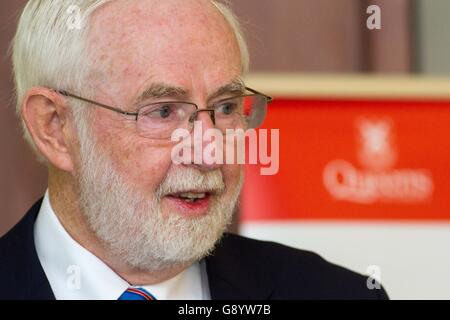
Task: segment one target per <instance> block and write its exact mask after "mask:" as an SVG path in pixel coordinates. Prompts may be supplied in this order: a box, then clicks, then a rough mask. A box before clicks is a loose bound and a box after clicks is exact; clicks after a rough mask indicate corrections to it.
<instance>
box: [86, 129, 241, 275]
mask: <svg viewBox="0 0 450 320" xmlns="http://www.w3.org/2000/svg"><path fill="white" fill-rule="evenodd" d="M83 127H84V126H83V125H82V126H81V127H80V126H79V127H78V129H79V130H78V131H79V134H80V141H82V143H81V170H80V171H81V172H80V174H79V177H78V182H79V189H80V190H79V192H80V209H81V211H82V212H83V213H84V215H85V217H86V218H87V221H88V223H89V225H90V228H91V229H92V230H93V231H94V233H95V234H96V235H97V237H98V238H99V239H100V240H101V241H102V242H103V243H104V244H105V245H106V247H107V248H108V249H109V250H110V252H111V253H112V254H113V255H114V256H116V257H119V258H120V259H121V260H122V261H123V262H125V263H127V264H128V265H129V266H131V267H134V268H137V269H139V270H143V271H148V272H157V271H161V270H164V269H166V268H170V267H173V266H177V265H183V264H186V263H189V262H194V261H198V260H200V259H202V258H203V257H205V256H206V255H208V254H209V253H211V251H212V250H213V248H214V245H215V244H216V242H217V241H218V240H219V239H220V238H221V236H222V235H223V233H224V231H225V230H226V228H227V226H228V225H229V223H230V222H231V219H232V214H233V210H234V208H235V206H236V203H237V201H238V197H239V193H240V190H241V187H242V183H243V174H242V172H241V175H240V179H239V183H238V185H236V186H228V187H233V190H232V199H231V200H230V201H227V202H226V203H225V201H224V200H223V199H221V198H218V197H217V196H211V197H210V204H209V210H208V213H207V214H206V215H205V216H202V217H194V218H192V217H189V218H187V217H183V216H181V215H180V214H178V213H173V212H171V213H168V214H164V215H163V213H162V209H161V198H162V196H163V195H165V194H167V193H169V192H170V191H173V190H179V189H180V188H181V189H182V188H186V187H189V188H190V189H195V188H206V189H216V190H217V189H220V190H224V189H225V186H224V182H223V178H222V173H221V171H220V169H217V170H214V171H208V172H201V171H199V170H197V169H195V168H192V167H191V168H188V167H180V166H175V165H172V166H171V169H170V170H169V172H168V173H167V176H166V178H165V179H164V181H163V182H162V183H161V185H160V186H159V187H158V188H157V191H156V193H155V195H151V194H150V193H148V194H147V193H146V194H144V193H142V191H137V190H136V189H137V188H133V186H131V185H129V184H128V183H126V182H125V179H123V177H122V176H121V175H120V174H119V173H118V172H117V170H115V168H114V166H113V165H112V164H111V161H110V159H109V157H108V156H106V154H105V152H103V151H102V150H101V148H98V147H97V146H96V144H95V142H93V141H92V136H93V135H91V134H88V131H90V130H88V129H87V128H86V127H84V128H83Z"/></svg>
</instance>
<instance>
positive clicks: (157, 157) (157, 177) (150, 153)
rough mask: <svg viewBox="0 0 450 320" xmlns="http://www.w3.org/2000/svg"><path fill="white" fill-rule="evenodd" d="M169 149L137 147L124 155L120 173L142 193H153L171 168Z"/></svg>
mask: <svg viewBox="0 0 450 320" xmlns="http://www.w3.org/2000/svg"><path fill="white" fill-rule="evenodd" d="M170 154H171V148H169V147H155V146H148V145H146V146H138V147H136V148H135V149H134V150H131V151H129V152H128V153H127V154H126V157H125V159H126V161H122V163H121V166H122V170H123V171H122V172H126V173H124V175H125V176H126V179H127V180H128V181H129V182H130V183H131V184H133V185H134V186H136V187H137V188H138V189H139V190H141V191H143V192H149V191H154V190H156V188H157V187H158V186H159V184H160V183H161V182H162V181H163V180H164V178H165V176H166V174H167V172H168V170H169V168H170V166H171V163H172V162H171V158H170Z"/></svg>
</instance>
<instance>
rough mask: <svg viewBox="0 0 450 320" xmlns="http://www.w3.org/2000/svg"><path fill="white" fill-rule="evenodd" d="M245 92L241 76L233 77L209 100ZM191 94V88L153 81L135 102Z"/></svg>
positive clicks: (180, 97)
mask: <svg viewBox="0 0 450 320" xmlns="http://www.w3.org/2000/svg"><path fill="white" fill-rule="evenodd" d="M244 92H245V85H244V82H243V81H242V80H241V79H240V78H235V79H233V80H232V81H231V82H230V83H228V84H226V85H224V86H222V87H220V88H219V89H217V90H216V91H215V92H214V93H213V94H212V95H211V96H210V97H209V98H208V100H211V99H214V98H217V97H220V96H223V95H225V94H242V93H244ZM188 96H189V90H186V89H184V88H182V87H176V86H170V85H167V84H165V83H163V82H158V83H153V84H152V85H150V86H149V87H148V88H147V89H145V90H144V91H143V92H142V93H141V94H140V95H139V97H138V98H137V99H136V102H135V103H134V105H135V106H138V105H139V104H141V103H143V102H144V101H145V100H147V99H161V98H171V99H178V100H181V99H186V98H187V97H188Z"/></svg>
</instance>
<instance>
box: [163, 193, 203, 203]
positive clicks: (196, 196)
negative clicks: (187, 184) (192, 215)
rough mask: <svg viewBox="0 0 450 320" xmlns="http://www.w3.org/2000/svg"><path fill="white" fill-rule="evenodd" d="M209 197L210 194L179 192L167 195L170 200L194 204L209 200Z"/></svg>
mask: <svg viewBox="0 0 450 320" xmlns="http://www.w3.org/2000/svg"><path fill="white" fill-rule="evenodd" d="M210 195H211V193H210V192H179V193H174V194H169V195H167V196H168V197H171V198H176V199H179V200H183V201H185V202H187V203H195V202H198V201H201V200H205V199H207V198H209V196H210Z"/></svg>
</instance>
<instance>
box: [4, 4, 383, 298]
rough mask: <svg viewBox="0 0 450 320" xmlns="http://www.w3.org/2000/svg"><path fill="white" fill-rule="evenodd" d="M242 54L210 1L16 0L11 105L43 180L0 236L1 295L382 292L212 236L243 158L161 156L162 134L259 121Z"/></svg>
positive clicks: (276, 249)
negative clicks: (43, 168) (23, 1)
mask: <svg viewBox="0 0 450 320" xmlns="http://www.w3.org/2000/svg"><path fill="white" fill-rule="evenodd" d="M248 60H249V59H248V51H247V47H246V44H245V41H244V38H243V36H242V33H241V31H240V28H239V24H238V22H237V20H236V19H235V17H234V16H233V14H232V12H231V11H230V9H229V8H227V7H226V6H225V5H223V4H220V3H217V2H214V1H211V0H164V1H158V0H139V1H137V0H120V1H119V0H109V1H108V0H73V1H70V7H69V5H68V4H67V2H65V1H57V0H39V1H38V0H30V1H29V2H28V4H27V6H26V8H25V9H24V11H23V13H22V16H21V18H20V22H19V26H18V30H17V34H16V37H15V39H14V45H13V62H14V74H15V80H16V90H17V108H18V114H19V115H20V117H21V119H22V122H23V124H24V128H25V130H24V132H25V138H26V139H27V140H28V141H29V142H30V143H31V145H32V147H33V148H34V149H35V151H36V152H37V154H38V156H39V157H40V159H41V161H43V162H44V163H45V164H46V165H47V167H48V181H49V182H48V190H47V192H46V194H45V196H44V197H43V199H41V200H40V201H38V202H37V203H36V204H35V205H34V206H33V207H32V208H31V209H30V211H29V212H28V213H27V214H26V215H25V217H24V218H23V219H22V221H21V222H19V223H18V225H16V226H15V227H14V228H13V229H12V230H11V231H10V232H9V233H8V234H7V235H6V236H4V237H3V238H2V239H1V240H0V298H6V299H55V298H56V299H113V300H116V299H145V300H153V299H301V298H309V299H314V298H330V299H352V298H356V299H383V298H386V297H387V296H386V293H385V292H384V290H383V289H382V288H380V289H376V288H375V289H374V290H370V289H369V288H368V287H370V286H367V283H368V281H370V279H367V278H365V277H363V276H361V275H358V274H356V273H353V272H351V271H348V270H345V269H344V268H341V267H338V266H335V265H333V264H331V263H328V262H326V261H325V260H323V259H322V258H320V257H319V256H317V255H315V254H313V253H310V252H304V251H300V250H296V249H292V248H288V247H285V246H281V245H278V244H274V243H268V242H260V241H256V240H250V239H246V238H243V237H240V236H236V235H231V234H227V233H224V232H225V229H226V227H227V225H228V224H229V222H230V219H231V216H232V212H233V209H234V207H235V205H236V202H237V199H238V196H239V193H240V190H241V186H242V182H243V181H242V180H243V179H242V177H243V174H242V170H243V168H242V165H239V164H229V163H227V164H220V163H210V162H207V161H200V162H198V161H197V162H190V163H182V164H175V163H174V162H173V161H172V156H171V154H172V153H171V150H172V149H173V147H174V142H173V141H172V140H171V133H172V132H173V131H174V130H176V129H186V130H192V127H193V122H195V121H199V122H200V123H201V124H202V126H203V128H215V129H218V130H221V132H225V131H226V130H227V129H236V128H249V127H256V126H258V125H259V124H260V123H261V121H262V117H263V115H264V114H265V109H266V107H267V102H268V101H269V97H267V96H265V95H263V94H261V93H258V92H257V91H255V90H253V89H250V88H246V87H245V85H244V84H243V81H242V80H241V76H242V74H243V73H244V72H245V71H246V70H247V67H248ZM243 101H244V103H245V109H246V110H245V111H244V110H243V108H242V105H243V103H242V102H243ZM202 111H206V112H202ZM200 139H202V141H201V143H204V144H207V143H209V142H208V141H203V138H200Z"/></svg>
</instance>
